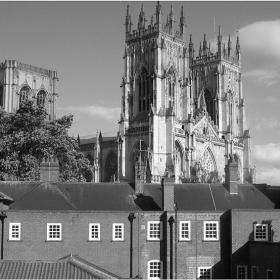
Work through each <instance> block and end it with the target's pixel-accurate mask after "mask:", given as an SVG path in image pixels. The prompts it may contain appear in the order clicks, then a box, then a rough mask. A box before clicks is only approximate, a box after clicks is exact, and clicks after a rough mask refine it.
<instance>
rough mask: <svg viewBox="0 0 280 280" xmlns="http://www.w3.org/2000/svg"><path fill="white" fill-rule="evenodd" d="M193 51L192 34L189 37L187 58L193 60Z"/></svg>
mask: <svg viewBox="0 0 280 280" xmlns="http://www.w3.org/2000/svg"><path fill="white" fill-rule="evenodd" d="M193 54H194V49H193V41H192V34H191V35H190V43H189V58H193Z"/></svg>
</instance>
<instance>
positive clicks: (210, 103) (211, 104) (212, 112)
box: [204, 88, 217, 124]
mask: <svg viewBox="0 0 280 280" xmlns="http://www.w3.org/2000/svg"><path fill="white" fill-rule="evenodd" d="M204 98H205V104H206V109H207V112H208V115H209V116H210V117H211V120H212V121H214V123H215V124H217V119H216V108H215V101H214V99H213V97H212V95H211V93H210V92H209V90H208V89H207V88H205V89H204Z"/></svg>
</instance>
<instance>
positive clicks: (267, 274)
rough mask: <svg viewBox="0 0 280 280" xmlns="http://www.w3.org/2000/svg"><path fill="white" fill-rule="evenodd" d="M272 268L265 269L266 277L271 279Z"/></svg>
mask: <svg viewBox="0 0 280 280" xmlns="http://www.w3.org/2000/svg"><path fill="white" fill-rule="evenodd" d="M272 276H273V275H272V270H271V269H267V270H266V279H273V277H272Z"/></svg>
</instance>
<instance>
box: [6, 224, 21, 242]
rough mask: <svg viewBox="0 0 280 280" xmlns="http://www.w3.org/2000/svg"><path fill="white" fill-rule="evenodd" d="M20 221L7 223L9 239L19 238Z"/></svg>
mask: <svg viewBox="0 0 280 280" xmlns="http://www.w3.org/2000/svg"><path fill="white" fill-rule="evenodd" d="M20 226H21V225H20V223H10V224H9V240H20V234H21V232H20Z"/></svg>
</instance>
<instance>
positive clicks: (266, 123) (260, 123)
mask: <svg viewBox="0 0 280 280" xmlns="http://www.w3.org/2000/svg"><path fill="white" fill-rule="evenodd" d="M254 121H255V129H256V130H263V129H273V128H277V127H279V128H280V121H279V119H278V118H276V117H274V118H270V119H268V118H256V119H255V120H254ZM251 123H252V120H251ZM274 133H275V132H274Z"/></svg>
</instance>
